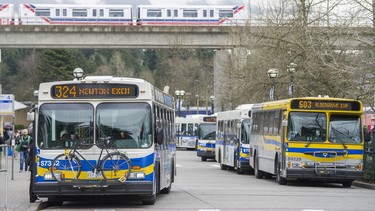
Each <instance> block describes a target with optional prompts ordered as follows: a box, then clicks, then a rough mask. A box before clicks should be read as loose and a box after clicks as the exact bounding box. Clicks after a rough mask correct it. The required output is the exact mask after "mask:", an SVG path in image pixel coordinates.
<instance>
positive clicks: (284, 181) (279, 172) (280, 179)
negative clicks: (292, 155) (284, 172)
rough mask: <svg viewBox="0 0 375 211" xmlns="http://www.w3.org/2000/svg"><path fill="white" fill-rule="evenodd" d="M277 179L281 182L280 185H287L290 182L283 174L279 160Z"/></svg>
mask: <svg viewBox="0 0 375 211" xmlns="http://www.w3.org/2000/svg"><path fill="white" fill-rule="evenodd" d="M276 181H277V183H279V185H286V183H288V180H287V179H286V178H284V177H282V176H281V163H280V162H277V165H276Z"/></svg>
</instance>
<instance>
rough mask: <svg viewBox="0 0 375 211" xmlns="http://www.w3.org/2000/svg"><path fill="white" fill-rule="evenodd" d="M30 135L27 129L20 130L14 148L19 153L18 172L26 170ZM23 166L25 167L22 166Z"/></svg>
mask: <svg viewBox="0 0 375 211" xmlns="http://www.w3.org/2000/svg"><path fill="white" fill-rule="evenodd" d="M30 140H31V137H30V136H29V135H28V132H27V129H24V130H23V131H22V136H21V137H20V141H19V144H18V145H17V148H16V150H17V151H18V152H19V153H20V172H22V171H27V167H28V160H29V149H30V142H31V141H30ZM24 167H25V168H24Z"/></svg>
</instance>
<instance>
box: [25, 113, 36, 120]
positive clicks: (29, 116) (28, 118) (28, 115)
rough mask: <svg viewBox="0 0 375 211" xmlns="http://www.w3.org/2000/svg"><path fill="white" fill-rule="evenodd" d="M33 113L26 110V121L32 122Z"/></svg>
mask: <svg viewBox="0 0 375 211" xmlns="http://www.w3.org/2000/svg"><path fill="white" fill-rule="evenodd" d="M34 115H35V113H34V112H27V117H26V119H27V121H28V122H34Z"/></svg>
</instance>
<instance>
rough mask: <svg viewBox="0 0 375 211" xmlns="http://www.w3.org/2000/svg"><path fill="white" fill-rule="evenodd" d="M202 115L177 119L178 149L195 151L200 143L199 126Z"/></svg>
mask: <svg viewBox="0 0 375 211" xmlns="http://www.w3.org/2000/svg"><path fill="white" fill-rule="evenodd" d="M201 116H202V115H199V114H197V115H187V116H186V117H176V121H175V128H176V145H177V147H178V148H185V149H187V150H195V149H196V148H197V141H198V124H199V122H200V117H201Z"/></svg>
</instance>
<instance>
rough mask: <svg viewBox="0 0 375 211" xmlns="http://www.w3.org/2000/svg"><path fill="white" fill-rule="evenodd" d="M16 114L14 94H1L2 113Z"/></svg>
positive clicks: (0, 111)
mask: <svg viewBox="0 0 375 211" xmlns="http://www.w3.org/2000/svg"><path fill="white" fill-rule="evenodd" d="M13 114H14V95H0V115H3V116H5V115H13Z"/></svg>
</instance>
